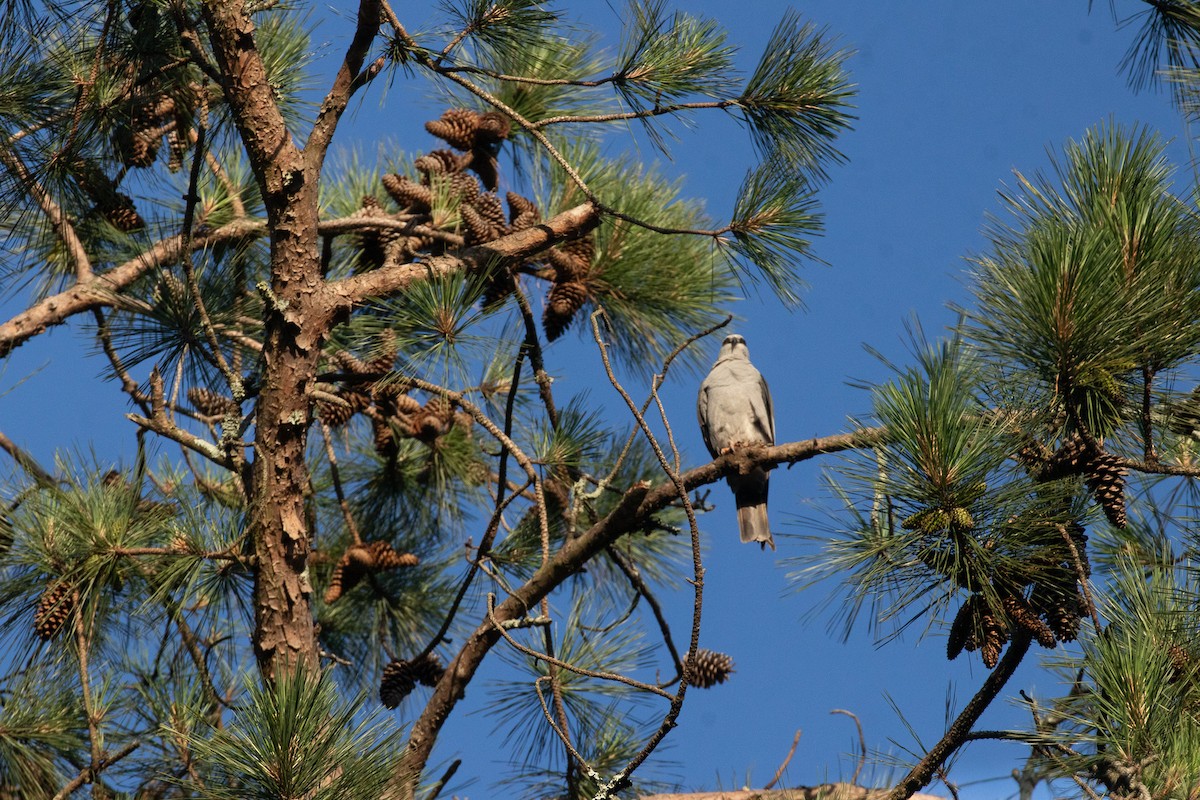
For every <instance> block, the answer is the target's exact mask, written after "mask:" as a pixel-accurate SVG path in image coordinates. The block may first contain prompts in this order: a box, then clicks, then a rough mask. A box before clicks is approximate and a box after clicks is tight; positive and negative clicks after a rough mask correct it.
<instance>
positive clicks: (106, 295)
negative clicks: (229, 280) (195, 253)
mask: <svg viewBox="0 0 1200 800" xmlns="http://www.w3.org/2000/svg"><path fill="white" fill-rule="evenodd" d="M265 231H266V223H265V222H263V221H259V220H238V221H236V222H231V223H229V224H228V225H223V226H222V227H220V228H217V229H216V230H214V231H211V232H209V233H208V234H207V235H206V236H202V237H196V238H195V240H194V241H193V242H192V247H193V248H197V249H199V248H203V247H207V246H209V245H212V244H215V243H217V242H226V241H230V240H232V239H239V238H242V237H246V236H254V235H260V234H262V233H263V232H265ZM183 247H184V244H183V237H181V236H170V237H167V238H165V239H162V240H160V241H158V242H157V243H155V244H154V245H153V246H152V247H151V248H149V249H148V250H146V251H145V252H143V253H141V254H140V255H138V256H137V257H135V258H131V259H130V260H128V261H126V262H125V263H123V264H121V265H119V266H116V267H113V268H112V269H110V270H108V271H107V272H102V273H100V274H99V275H93V276H91V277H90V278H89V279H87V280H86V281H80V282H78V283H76V284H75V285H74V286H72V287H70V288H69V289H66V290H64V291H61V292H59V293H58V294H55V295H51V296H49V297H46V298H43V299H42V300H39V301H38V302H36V303H34V304H33V305H31V306H29V307H28V308H26V309H25V310H24V311H22V312H21V313H20V314H17V315H15V316H13V317H12V318H11V319H9V320H8V321H7V322H3V323H0V358H3V357H4V356H6V355H8V354H9V353H11V352H12V351H13V350H14V349H15V348H17V347H19V346H20V345H22V344H24V343H25V342H27V341H29V340H30V339H32V338H33V337H34V336H37V335H38V334H41V333H43V332H45V330H46V329H47V328H51V327H53V326H55V325H61V324H63V323H64V322H66V321H67V320H68V319H69V318H71V317H72V316H74V315H75V314H80V313H83V312H85V311H90V310H91V309H93V308H103V307H105V306H111V305H113V304H114V301H115V300H116V295H117V294H118V293H119V292H121V291H122V290H123V289H126V288H128V287H129V286H130V285H132V284H133V283H134V282H135V281H137V280H138V279H139V278H141V277H142V276H143V275H145V274H146V273H148V272H150V271H151V270H154V269H157V268H159V267H160V266H162V265H163V264H170V263H173V262H175V261H176V260H178V259H179V257H180V255H181V254H182V252H183Z"/></svg>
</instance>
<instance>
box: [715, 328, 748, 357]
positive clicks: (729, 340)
mask: <svg viewBox="0 0 1200 800" xmlns="http://www.w3.org/2000/svg"><path fill="white" fill-rule="evenodd" d="M726 358H745V359H749V358H750V349H749V348H748V347H746V337H744V336H742V335H741V334H740V333H731V334H729V335H728V336H726V337H725V341H723V342H721V352H720V354H719V355H718V356H717V360H718V361H722V360H724V359H726Z"/></svg>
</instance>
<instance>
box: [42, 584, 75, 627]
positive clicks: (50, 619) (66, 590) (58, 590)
mask: <svg viewBox="0 0 1200 800" xmlns="http://www.w3.org/2000/svg"><path fill="white" fill-rule="evenodd" d="M74 610H75V595H74V589H73V587H72V586H71V584H70V583H68V582H67V581H65V580H63V579H61V578H60V579H58V580H56V581H54V582H53V583H51V584H50V585H49V586H48V587H46V590H45V591H44V592H42V596H41V598H40V599H39V600H38V604H37V608H36V609H35V610H34V612H33V630H34V632H35V633H37V635H38V638H39V639H41V640H42V641H44V642H46V641H50V640H51V639H53V638H54V636H55V634H57V633H58V632H59V631H60V630H62V626H63V623H64V622H66V621H67V617H69V616H70V615H71V612H72V611H74Z"/></svg>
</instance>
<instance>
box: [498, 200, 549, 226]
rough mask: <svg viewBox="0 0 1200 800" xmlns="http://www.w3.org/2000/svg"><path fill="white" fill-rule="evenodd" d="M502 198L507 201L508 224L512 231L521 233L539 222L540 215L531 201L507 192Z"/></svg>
mask: <svg viewBox="0 0 1200 800" xmlns="http://www.w3.org/2000/svg"><path fill="white" fill-rule="evenodd" d="M504 198H505V199H506V200H508V224H509V227H511V228H512V229H513V230H514V231H523V230H525V229H526V228H532V227H533V226H534V225H536V224H537V223H539V222H541V219H542V215H541V213H539V212H538V208H537V206H535V205H534V204H533V201H532V200H529V199H528V198H525V197H522V196H521V195H519V194H517V193H516V192H507V193H506V194H505V195H504Z"/></svg>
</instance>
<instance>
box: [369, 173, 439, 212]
mask: <svg viewBox="0 0 1200 800" xmlns="http://www.w3.org/2000/svg"><path fill="white" fill-rule="evenodd" d="M381 180H382V181H383V188H384V189H386V190H387V193H388V194H390V195H391V196H392V199H393V200H395V201H396V203H397V204H399V206H400V207H401V208H408V209H411V210H413V211H428V210H429V209H430V207H431V206H432V205H433V190H431V189H430V188H429V187H428V186H423V185H422V184H419V183H416V182H415V181H411V180H409V179H408V178H406V177H405V176H403V175H384V176H383V178H382V179H381Z"/></svg>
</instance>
